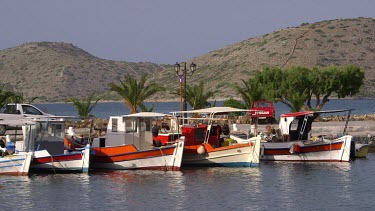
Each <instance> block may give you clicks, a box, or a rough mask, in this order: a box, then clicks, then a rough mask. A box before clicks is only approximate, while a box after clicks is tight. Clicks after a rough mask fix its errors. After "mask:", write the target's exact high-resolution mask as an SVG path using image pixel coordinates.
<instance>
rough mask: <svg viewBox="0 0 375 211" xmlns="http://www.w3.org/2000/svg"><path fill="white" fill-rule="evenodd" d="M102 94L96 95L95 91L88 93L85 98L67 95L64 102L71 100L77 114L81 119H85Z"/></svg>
mask: <svg viewBox="0 0 375 211" xmlns="http://www.w3.org/2000/svg"><path fill="white" fill-rule="evenodd" d="M103 97H104V96H103V95H102V96H97V95H96V93H92V94H90V95H89V96H88V97H87V98H83V99H78V98H74V97H69V98H68V99H67V100H66V102H72V103H73V106H74V108H75V109H76V111H77V113H78V115H79V116H80V118H82V119H87V118H89V117H91V116H92V114H91V111H92V109H94V107H95V106H96V104H97V103H98V102H99V101H100V100H101V99H102V98H103Z"/></svg>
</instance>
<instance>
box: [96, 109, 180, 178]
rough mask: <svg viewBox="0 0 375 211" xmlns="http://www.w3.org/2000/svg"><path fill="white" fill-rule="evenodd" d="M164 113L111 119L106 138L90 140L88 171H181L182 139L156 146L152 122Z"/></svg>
mask: <svg viewBox="0 0 375 211" xmlns="http://www.w3.org/2000/svg"><path fill="white" fill-rule="evenodd" d="M163 116H166V114H162V113H155V112H141V113H136V114H130V115H122V116H111V117H110V118H109V123H108V126H107V132H106V135H105V137H99V138H96V139H94V140H93V143H92V148H91V150H92V154H91V157H90V168H92V169H95V170H137V169H140V170H172V171H177V170H180V167H181V161H182V156H183V149H184V140H183V139H181V140H177V141H171V142H168V143H166V144H165V145H164V146H160V147H158V146H155V143H154V142H153V137H152V123H153V120H154V119H155V118H160V117H163Z"/></svg>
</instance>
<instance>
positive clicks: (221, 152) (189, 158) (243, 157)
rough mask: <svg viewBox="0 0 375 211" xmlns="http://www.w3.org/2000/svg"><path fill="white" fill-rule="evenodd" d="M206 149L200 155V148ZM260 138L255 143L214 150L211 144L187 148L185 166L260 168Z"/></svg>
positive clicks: (183, 160) (183, 161) (183, 163)
mask: <svg viewBox="0 0 375 211" xmlns="http://www.w3.org/2000/svg"><path fill="white" fill-rule="evenodd" d="M200 146H203V147H204V148H205V150H204V153H202V154H199V153H198V151H199V149H198V148H199V147H200ZM259 153H260V137H258V138H254V139H253V141H251V142H248V143H242V144H235V145H231V146H225V147H217V148H213V147H212V146H211V145H210V144H204V145H194V146H186V147H185V153H184V157H183V159H182V165H183V166H207V167H208V166H217V167H257V166H259Z"/></svg>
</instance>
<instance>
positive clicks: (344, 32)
mask: <svg viewBox="0 0 375 211" xmlns="http://www.w3.org/2000/svg"><path fill="white" fill-rule="evenodd" d="M374 58H375V19H373V18H356V19H340V20H329V21H322V22H318V23H302V24H301V25H300V26H297V27H290V28H286V29H281V30H278V31H274V32H272V33H269V34H265V35H263V36H260V37H254V38H250V39H248V40H244V41H242V42H239V43H235V44H233V45H229V46H226V47H224V48H222V49H218V50H215V51H212V52H209V53H208V54H205V55H202V56H198V57H195V58H193V59H192V60H190V61H187V62H188V63H190V62H192V61H193V62H194V63H196V64H197V66H198V68H197V71H196V72H195V73H194V74H193V75H192V76H188V77H187V81H188V83H190V84H196V83H199V82H200V81H204V82H205V86H206V87H207V89H209V90H211V91H216V92H217V93H218V94H217V95H216V99H226V98H229V97H236V93H235V91H234V89H233V86H234V84H235V83H239V82H240V79H247V78H249V77H250V76H251V74H252V72H253V71H254V70H260V69H261V68H262V67H264V66H277V67H290V66H307V67H313V66H318V67H325V66H329V65H344V64H355V65H358V66H360V67H361V68H363V70H364V71H365V73H366V79H365V86H364V87H363V89H362V91H361V93H360V95H359V97H371V98H373V97H374V96H375V59H374ZM0 72H1V77H0V83H3V84H10V85H11V86H13V87H14V88H15V90H17V91H21V92H23V93H24V95H25V96H27V97H34V96H41V97H42V98H41V99H42V100H43V101H63V100H65V99H66V97H68V96H78V97H79V96H85V95H87V94H88V93H90V92H92V91H93V90H96V91H97V92H103V91H105V90H106V89H107V84H108V83H109V82H116V80H117V78H118V77H122V76H123V75H124V74H125V73H130V74H138V75H139V74H141V73H142V72H148V73H150V74H149V76H150V80H151V81H155V82H158V83H161V84H163V85H164V86H168V88H169V90H174V89H177V88H178V87H179V82H178V78H177V76H176V75H175V72H174V70H173V67H172V66H171V65H159V64H153V63H131V62H120V61H111V60H105V59H100V58H97V57H94V56H92V55H90V54H89V53H87V52H85V51H83V50H81V49H79V48H77V47H75V46H73V45H71V44H66V43H50V42H41V43H27V44H24V45H21V46H17V47H14V48H10V49H5V50H1V51H0ZM114 97H115V95H107V99H115V98H114ZM177 98H178V97H176V96H173V95H171V94H169V92H166V93H164V94H163V95H159V96H157V97H155V99H154V100H161V99H177Z"/></svg>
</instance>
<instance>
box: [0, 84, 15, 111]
mask: <svg viewBox="0 0 375 211" xmlns="http://www.w3.org/2000/svg"><path fill="white" fill-rule="evenodd" d="M14 95H15V94H14V93H13V92H10V91H5V85H2V86H0V108H2V107H3V106H4V105H5V104H6V103H7V102H8V100H9V98H10V97H12V96H14Z"/></svg>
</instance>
